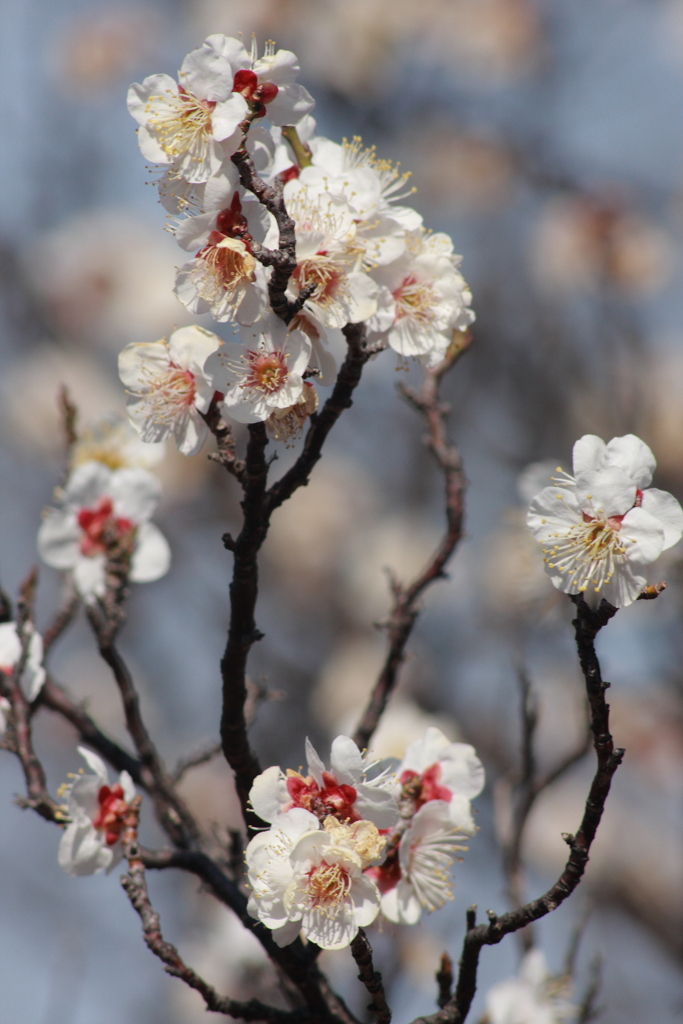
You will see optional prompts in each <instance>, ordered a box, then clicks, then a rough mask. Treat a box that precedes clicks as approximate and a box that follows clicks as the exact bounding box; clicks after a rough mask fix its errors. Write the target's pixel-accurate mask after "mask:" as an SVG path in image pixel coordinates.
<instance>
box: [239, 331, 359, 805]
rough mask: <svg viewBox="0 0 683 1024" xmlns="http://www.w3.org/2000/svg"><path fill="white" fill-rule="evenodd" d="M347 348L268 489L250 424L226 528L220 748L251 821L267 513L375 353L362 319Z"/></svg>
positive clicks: (301, 471) (262, 433) (294, 480)
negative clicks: (236, 510)
mask: <svg viewBox="0 0 683 1024" xmlns="http://www.w3.org/2000/svg"><path fill="white" fill-rule="evenodd" d="M344 333H345V335H346V339H347V342H348V354H347V357H346V359H345V361H344V363H343V365H342V367H341V369H340V371H339V375H338V377H337V382H336V384H335V386H334V388H333V391H332V394H331V395H330V397H329V398H328V400H327V401H326V402H325V405H324V406H323V408H322V410H321V411H320V413H319V414H318V415H317V416H315V417H311V420H312V422H311V426H310V427H309V429H308V432H307V434H306V439H305V441H304V446H303V450H302V452H301V455H300V456H299V458H298V459H297V461H296V462H295V464H294V465H293V466H292V468H291V469H290V470H289V471H288V472H287V473H285V474H284V476H283V477H281V479H280V480H278V481H277V482H276V483H275V484H273V486H272V487H271V488H270V489H269V490H266V483H267V475H268V463H267V461H266V457H265V448H266V445H267V444H268V437H267V434H266V429H265V425H264V424H263V423H254V424H251V425H250V427H249V441H248V444H247V454H246V461H245V472H246V476H245V490H244V498H243V500H242V510H243V513H244V522H243V526H242V530H241V532H240V534H239V536H238V537H237V538H233V537H231V536H229V535H227V534H226V536H225V537H224V538H223V542H224V544H225V546H226V547H227V548H228V549H229V550H230V551H232V552H233V554H234V558H235V561H234V567H233V578H232V583H231V585H230V625H229V630H228V640H227V644H226V648H225V653H224V655H223V659H222V661H221V676H222V680H223V713H222V718H221V739H222V742H223V752H224V754H225V757H226V760H227V761H228V764H229V765H230V767H231V768H232V769H233V771H234V773H235V785H236V787H237V792H238V795H239V798H240V803H241V805H242V810H243V813H244V815H245V820H246V821H247V822H248V823H249V824H252V825H258V824H259V821H258V819H257V818H256V817H255V815H254V814H253V812H252V811H250V810H249V807H248V797H249V790H250V789H251V786H252V783H253V781H254V779H255V777H256V776H257V775H258V774H259V773H260V771H261V768H260V765H259V762H258V759H257V758H256V755H255V754H254V752H253V751H252V750H251V747H250V745H249V740H248V737H247V721H246V714H245V701H246V699H247V685H246V665H247V658H248V655H249V651H250V650H251V647H252V645H253V644H254V643H255V642H256V641H257V640H260V639H261V636H262V634H261V633H260V632H259V630H258V629H257V627H256V619H255V609H256V600H257V597H258V560H257V559H258V552H259V550H260V547H261V545H262V544H263V541H264V540H265V538H266V534H267V532H268V526H269V522H270V516H271V515H272V513H273V511H274V510H275V509H276V508H278V507H279V506H280V505H281V504H282V502H283V501H285V500H286V499H287V498H289V497H290V496H291V495H292V494H293V493H294V491H296V490H297V488H299V487H301V486H303V485H305V484H306V483H307V482H308V478H309V475H310V473H311V471H312V469H313V467H314V466H315V464H316V462H317V461H318V459H319V458H320V454H321V450H322V446H323V444H324V442H325V439H326V437H327V435H328V434H329V432H330V430H331V429H332V427H333V426H334V424H335V423H336V422H337V420H338V419H339V417H340V416H341V414H342V413H343V411H344V410H345V409H348V408H349V407H350V405H351V402H352V395H353V391H354V390H355V388H356V387H357V385H358V383H359V381H360V378H361V373H362V370H363V366H364V365H365V363H366V362H367V361H368V359H369V358H370V356H371V355H372V353H373V351H374V350H373V349H371V348H370V347H368V346H367V344H366V341H365V329H364V327H363V325H362V324H355V325H354V324H351V325H348V326H347V327H345V328H344Z"/></svg>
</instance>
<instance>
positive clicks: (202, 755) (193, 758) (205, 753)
mask: <svg viewBox="0 0 683 1024" xmlns="http://www.w3.org/2000/svg"><path fill="white" fill-rule="evenodd" d="M222 750H223V744H222V743H212V744H211V746H210V747H205V749H204V750H200V751H199V752H198V753H196V754H191V755H190V757H184V758H182V760H180V761H178V764H177V765H176V766H175V768H174V769H173V771H172V772H171V780H172V782H173V783H174V785H177V783H179V782H180V780H181V779H182V778H183V776H184V775H185V773H186V772H189V771H190V769H191V768H197V767H198V766H199V765H200V764H206V762H207V761H212V760H213V759H214V757H218V755H219V754H220V753H221V751H222Z"/></svg>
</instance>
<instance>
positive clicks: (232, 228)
mask: <svg viewBox="0 0 683 1024" xmlns="http://www.w3.org/2000/svg"><path fill="white" fill-rule="evenodd" d="M216 231H217V232H219V233H220V234H221V235H223V236H230V238H245V236H246V237H248V236H249V229H248V227H247V218H246V217H245V216H244V214H243V213H242V203H241V201H240V197H239V194H238V193H237V192H235V194H234V196H233V197H232V202H231V203H230V206H226V208H225V209H224V210H221V212H220V213H219V214H218V216H217V217H216ZM246 244H247V242H246V240H245V245H246Z"/></svg>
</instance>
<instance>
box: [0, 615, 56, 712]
mask: <svg viewBox="0 0 683 1024" xmlns="http://www.w3.org/2000/svg"><path fill="white" fill-rule="evenodd" d="M25 629H26V633H27V637H28V646H27V649H26V662H25V664H24V667H23V670H22V673H21V675H20V677H19V686H20V687H21V690H22V693H23V694H24V697H25V698H26V700H27V701H28V702H29V703H31V702H32V701H34V700H35V699H36V697H37V696H38V694H39V693H40V689H41V687H42V685H43V683H44V682H45V669H44V668H43V638H42V637H41V635H40V633H36V631H35V630H34V628H33V626H32V625H31V623H30V622H29V623H27V624H26V626H25ZM21 650H22V646H21V640H20V639H19V634H18V633H17V626H16V623H15V622H3V623H1V624H0V672H1V673H2V674H3V675H5V676H6V677H8V678H11V677H12V675H13V673H14V669H15V666H16V665H17V663H18V662H19V660H20V659H21ZM8 709H9V708H6V709H5V710H8ZM0 732H4V726H3V728H2V729H1V730H0Z"/></svg>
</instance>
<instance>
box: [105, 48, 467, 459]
mask: <svg viewBox="0 0 683 1024" xmlns="http://www.w3.org/2000/svg"><path fill="white" fill-rule="evenodd" d="M298 72H299V65H298V63H297V58H296V57H295V55H294V54H293V53H291V52H289V51H287V50H275V47H274V44H271V43H269V44H267V47H266V52H265V54H264V55H263V56H261V57H259V56H258V52H257V48H256V44H255V42H253V43H252V46H251V50H250V51H247V50H246V49H245V47H244V45H243V44H242V42H241V41H240V40H238V39H232V38H229V37H226V36H223V35H212V36H209V38H208V39H206V40H205V42H204V43H203V44H202V46H200V47H199V48H198V49H196V50H194V51H193V52H192V53H190V54H188V56H187V57H186V58H185V60H184V61H183V64H182V67H181V69H180V71H179V73H178V80H177V81H176V80H175V79H173V78H170V77H169V76H168V75H152V76H151V77H149V78H146V79H145V80H144V82H142V84H135V85H132V86H131V88H130V91H129V94H128V108H129V110H130V112H131V114H132V115H133V117H134V118H135V119H136V121H137V122H138V125H139V127H138V141H139V145H140V149H141V151H142V153H143V155H144V156H145V157H146V158H147V159H148V160H150V161H152V162H153V163H155V164H157V165H159V166H160V167H161V168H162V171H163V173H162V175H161V177H160V178H159V180H158V181H157V185H158V189H159V195H160V199H161V202H162V203H163V205H164V206H165V208H166V209H167V210H168V211H169V213H170V214H171V215H172V218H173V220H172V231H173V233H174V235H175V238H176V240H177V242H178V244H179V245H180V246H181V248H183V249H185V250H186V251H187V252H190V253H192V258H191V259H190V260H189V261H187V262H185V263H183V264H182V265H181V266H180V267H179V268H178V271H177V276H176V283H175V293H176V295H177V297H178V299H179V300H180V301H181V302H182V303H183V305H184V306H185V307H186V308H187V309H188V310H189V311H190V312H192V313H197V314H201V313H210V314H211V316H212V317H213V318H214V320H216V321H218V322H226V321H230V322H232V324H233V325H234V329H235V330H236V332H237V333H238V334H239V337H240V343H239V344H238V345H237V344H234V343H232V342H228V343H226V344H224V343H223V342H222V340H221V339H220V338H219V337H218V336H216V335H214V334H211V333H209V332H207V331H203V330H201V329H200V328H197V327H190V328H183V329H182V330H180V331H176V332H175V333H174V334H172V335H171V336H170V337H169V338H168V339H163V340H162V341H160V342H156V343H152V344H142V345H129V346H128V347H127V348H126V349H124V351H123V353H122V354H121V357H120V361H119V367H120V375H121V378H122V380H123V382H124V384H125V385H126V387H127V388H128V390H129V395H130V398H129V413H130V418H131V422H132V423H133V425H134V426H135V428H136V429H137V430H138V431H139V432H140V434H141V436H142V437H143V438H144V439H145V440H148V441H158V440H161V439H162V438H164V437H166V436H168V435H173V436H174V437H175V439H176V441H177V444H178V447H179V449H180V451H181V452H183V453H184V454H194V453H195V452H196V451H198V450H199V448H200V447H201V444H202V441H203V439H204V437H205V435H206V425H205V423H204V418H203V416H204V414H205V413H206V412H207V410H208V407H209V404H210V403H211V401H212V399H215V400H216V401H218V402H219V403H220V407H221V412H222V413H223V414H224V415H225V416H226V417H227V418H228V419H232V420H235V421H237V422H240V423H256V422H265V423H266V424H267V428H268V431H269V433H270V435H271V437H272V438H274V439H276V440H283V441H285V442H286V443H288V442H289V441H290V440H291V439H292V438H295V437H297V436H298V435H299V434H300V433H301V430H302V428H303V425H304V423H305V421H306V419H307V417H308V416H310V415H311V413H313V412H314V411H315V409H316V408H317V405H318V396H317V394H316V391H315V387H316V385H321V386H326V385H328V384H330V383H332V382H333V381H334V379H335V377H336V372H337V361H338V360H337V356H338V353H340V352H341V351H343V347H344V339H343V336H342V329H343V328H344V327H345V326H346V325H347V324H350V323H354V324H357V323H363V324H365V326H366V332H367V335H368V338H369V339H370V341H371V342H372V343H373V344H374V345H376V346H377V347H378V349H381V348H382V347H391V348H393V349H394V350H395V351H396V352H397V353H398V354H399V356H400V357H402V358H407V357H414V358H416V359H418V360H420V361H421V362H422V363H424V364H426V365H429V366H431V365H434V364H436V363H438V362H440V361H441V360H442V359H443V357H444V355H445V353H446V350H447V349H448V346H449V344H450V342H451V340H452V337H453V332H454V331H462V330H463V329H464V328H466V327H467V326H468V325H469V324H470V323H471V322H472V320H473V319H474V314H473V312H472V310H471V308H470V303H471V295H470V292H469V290H468V288H467V285H466V283H465V281H464V279H463V277H462V275H461V274H460V272H459V270H458V266H459V262H460V257H459V256H456V255H455V254H454V251H453V244H452V242H451V240H450V239H449V238H448V237H447V236H446V235H443V234H431V233H429V232H428V231H427V230H426V229H425V228H424V226H423V224H422V218H421V217H420V215H419V214H418V213H417V212H416V211H415V210H413V209H411V208H410V207H408V206H405V205H403V200H404V199H405V198H406V196H408V195H410V193H411V191H412V190H411V189H410V188H408V187H407V179H408V177H409V175H407V174H403V173H401V172H400V170H399V168H398V167H396V166H393V165H392V164H391V163H390V162H388V161H386V160H381V159H380V158H378V157H377V155H376V153H375V151H374V149H364V148H363V147H362V145H361V142H360V140H359V139H354V140H353V141H352V142H350V143H348V142H343V143H342V144H337V143H335V142H333V141H331V140H330V139H326V138H324V137H322V136H319V135H318V134H317V133H316V124H315V121H314V120H313V118H312V117H311V115H310V111H311V110H312V109H313V105H314V104H313V100H312V99H311V97H310V96H309V94H308V92H307V91H306V90H305V89H304V88H303V86H301V85H299V84H298V83H297V82H296V77H297V74H298ZM238 151H239V152H240V154H242V156H248V158H249V159H250V161H251V165H252V167H253V168H254V171H255V173H256V174H257V175H258V180H259V182H260V184H261V185H265V186H266V187H267V186H272V185H274V184H275V183H278V185H281V186H282V188H283V198H284V203H285V206H286V209H287V213H288V215H289V217H291V218H292V220H293V221H294V228H295V240H296V266H295V267H294V270H293V273H292V274H291V277H290V280H289V284H288V288H287V292H286V297H287V298H288V299H289V301H290V302H292V303H296V302H298V304H299V305H300V307H301V308H300V309H299V312H298V313H297V315H296V316H295V317H294V319H293V320H292V321H291V322H290V323H289V324H287V325H285V324H284V322H283V321H282V320H279V319H278V318H277V317H276V316H275V315H274V314H273V312H272V311H271V308H270V303H269V294H268V286H269V281H270V278H271V275H272V273H273V270H272V264H273V259H272V250H273V249H276V248H277V246H278V244H279V228H278V224H277V223H276V220H275V218H274V216H273V214H272V213H271V212H269V211H268V210H267V209H266V207H265V206H264V205H262V203H261V202H260V201H259V200H258V199H257V197H256V194H255V193H254V192H252V191H250V190H249V189H248V188H246V187H245V186H244V185H243V184H242V182H241V179H240V175H239V173H238V170H237V166H236V164H235V162H234V161H233V157H234V156H235V154H236V153H237V152H238ZM252 184H253V181H252ZM307 378H314V380H315V383H314V382H313V381H312V380H309V379H307Z"/></svg>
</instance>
